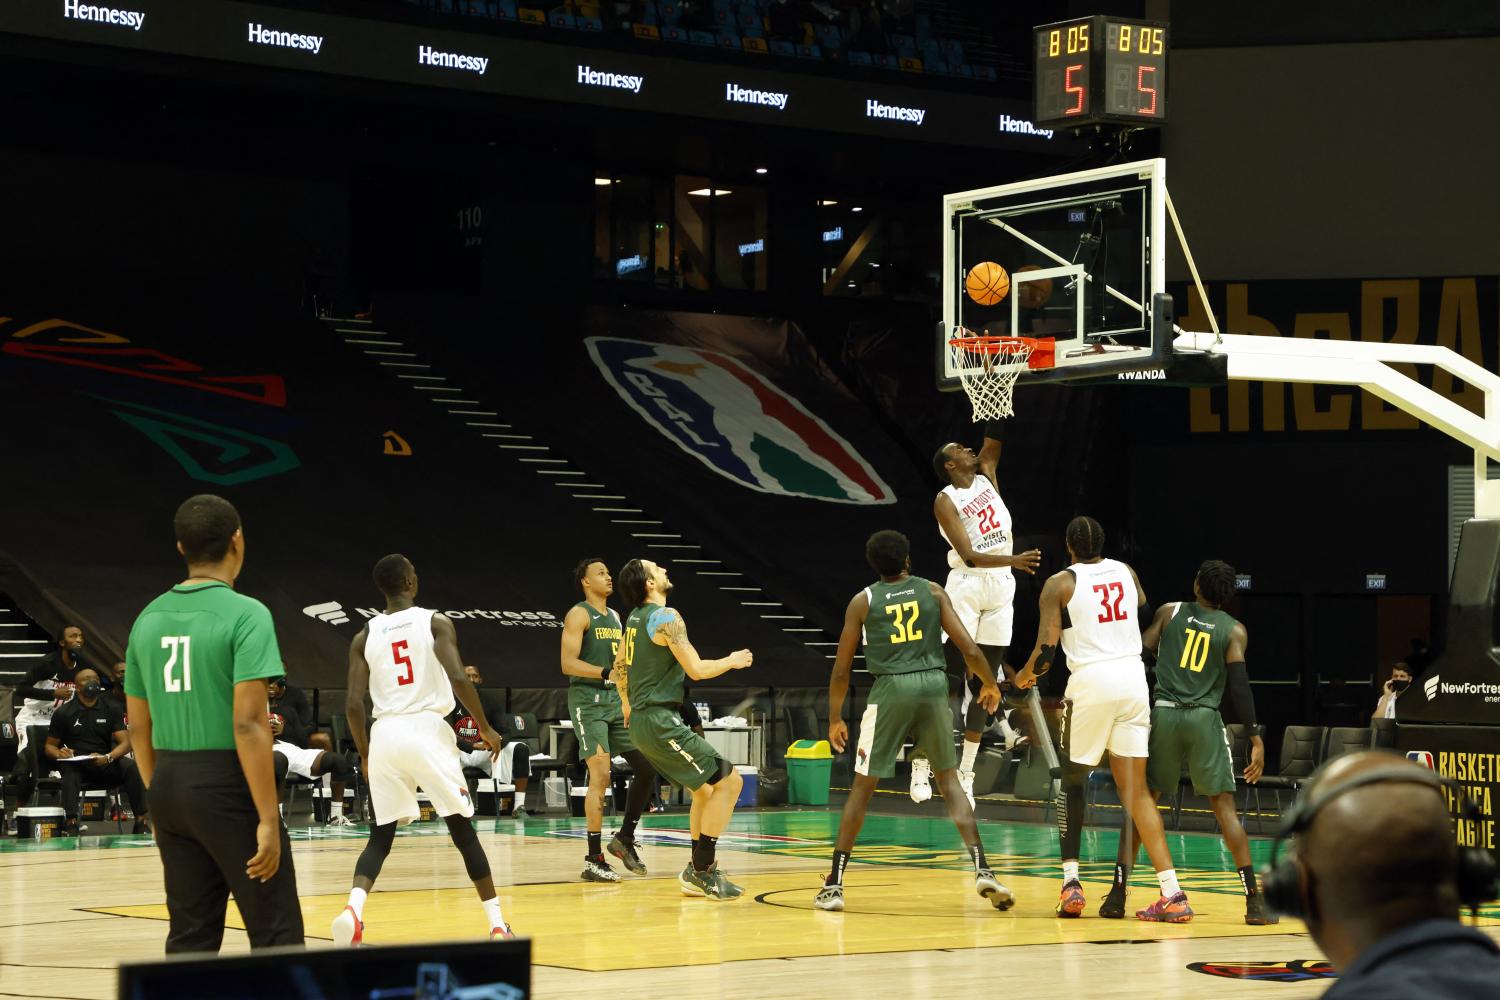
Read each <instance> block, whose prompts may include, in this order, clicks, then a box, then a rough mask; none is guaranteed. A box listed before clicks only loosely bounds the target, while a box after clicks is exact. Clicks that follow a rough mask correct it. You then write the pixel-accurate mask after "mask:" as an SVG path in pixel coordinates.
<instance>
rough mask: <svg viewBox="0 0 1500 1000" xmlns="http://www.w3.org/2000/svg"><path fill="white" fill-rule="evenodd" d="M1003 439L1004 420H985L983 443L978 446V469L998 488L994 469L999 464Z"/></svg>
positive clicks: (998, 481) (998, 484)
mask: <svg viewBox="0 0 1500 1000" xmlns="http://www.w3.org/2000/svg"><path fill="white" fill-rule="evenodd" d="M1004 441H1005V421H1004V420H998V419H997V420H987V421H985V424H984V444H982V445H980V446H979V471H980V472H982V473H984V477H985V478H986V479H988V480H989V481H990V484H991V485H992V486H994V487H995V488H996V489H999V488H1000V480H999V479H997V478H995V471H996V469H998V468H999V466H1000V447H1001V445H1002V444H1003V443H1004Z"/></svg>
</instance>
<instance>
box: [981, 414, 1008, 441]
mask: <svg viewBox="0 0 1500 1000" xmlns="http://www.w3.org/2000/svg"><path fill="white" fill-rule="evenodd" d="M984 436H985V437H986V438H989V439H991V440H995V441H1004V440H1005V421H1004V420H1001V419H999V418H998V417H991V418H990V419H989V420H986V421H985V422H984Z"/></svg>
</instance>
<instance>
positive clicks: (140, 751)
mask: <svg viewBox="0 0 1500 1000" xmlns="http://www.w3.org/2000/svg"><path fill="white" fill-rule="evenodd" d="M172 523H173V528H174V529H175V531H176V534H177V551H178V552H180V553H181V554H182V556H183V558H184V559H185V560H186V561H187V572H188V575H187V579H186V580H184V581H183V582H182V583H179V584H178V585H177V586H175V587H173V588H172V589H171V590H169V591H167V592H166V593H165V594H162V595H161V596H160V597H158V598H156V600H154V601H152V602H151V603H150V604H148V605H146V608H145V610H144V611H142V612H141V614H140V617H138V618H137V619H136V620H135V625H134V626H132V627H131V629H130V640H129V643H128V645H127V648H126V656H125V662H126V663H127V664H128V668H127V670H126V672H125V702H126V706H127V709H128V711H129V715H130V725H131V729H132V739H131V743H132V745H133V747H134V749H135V757H136V765H137V766H138V767H139V768H140V772H141V778H142V780H144V781H145V783H146V785H147V786H148V787H149V788H150V790H151V815H152V817H153V818H154V819H155V823H154V826H155V828H156V829H155V832H156V844H157V847H158V848H159V850H160V851H161V866H162V874H163V878H164V881H165V883H166V891H167V914H168V917H169V919H170V925H169V929H168V931H167V951H168V952H191V951H214V952H216V951H218V950H219V946H220V945H221V944H222V943H223V938H224V910H225V906H226V905H227V904H228V902H229V895H230V893H231V892H232V893H233V894H234V901H235V905H236V906H238V907H239V911H240V915H241V916H242V917H243V918H244V921H245V930H246V932H247V933H248V934H249V936H250V947H252V948H264V947H269V946H272V945H290V944H296V945H300V944H302V941H303V937H302V910H301V908H300V906H299V905H298V903H297V874H296V872H295V871H294V870H293V868H292V853H291V844H290V842H289V840H288V838H287V833H286V828H285V827H284V826H282V823H281V817H280V815H279V813H278V812H277V809H276V800H277V796H276V778H275V774H274V772H273V770H272V763H271V724H270V721H269V709H268V708H267V700H266V699H267V695H266V688H267V681H268V679H269V678H272V677H280V676H281V674H282V673H283V671H284V669H285V668H284V667H282V665H281V654H280V652H279V650H278V649H277V646H276V630H275V627H274V626H273V625H272V623H271V612H270V611H268V610H266V606H265V605H264V604H262V603H260V602H259V601H257V600H255V599H254V598H253V597H245V596H244V595H242V594H237V593H235V591H234V581H235V579H236V578H237V577H238V576H239V574H240V569H241V568H242V567H243V566H244V564H245V533H244V531H243V530H242V529H241V527H240V515H239V512H237V511H236V510H235V509H234V506H233V505H232V504H230V503H229V501H227V500H225V499H223V498H222V497H216V496H212V495H209V494H202V495H199V496H195V497H191V498H189V499H188V500H187V501H186V502H184V503H183V505H182V506H181V507H179V508H177V514H176V516H175V517H174V518H173V522H172Z"/></svg>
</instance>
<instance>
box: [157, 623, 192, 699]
mask: <svg viewBox="0 0 1500 1000" xmlns="http://www.w3.org/2000/svg"><path fill="white" fill-rule="evenodd" d="M192 639H193V637H192V636H190V635H164V636H162V637H161V648H162V649H167V650H171V652H170V653H168V654H167V665H166V666H164V667H162V668H161V679H162V690H163V691H165V692H166V693H167V694H181V693H182V692H183V691H191V690H192V689H193V657H192ZM179 658H180V659H181V661H182V671H181V675H180V676H179V677H173V676H172V668H174V667H176V666H177V665H178V659H179Z"/></svg>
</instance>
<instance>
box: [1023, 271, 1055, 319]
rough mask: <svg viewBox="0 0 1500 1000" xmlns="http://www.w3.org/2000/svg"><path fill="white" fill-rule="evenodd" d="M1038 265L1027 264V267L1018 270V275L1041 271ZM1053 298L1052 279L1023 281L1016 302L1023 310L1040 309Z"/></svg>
mask: <svg viewBox="0 0 1500 1000" xmlns="http://www.w3.org/2000/svg"><path fill="white" fill-rule="evenodd" d="M1040 270H1041V267H1040V266H1039V265H1037V264H1027V265H1026V266H1025V267H1018V268H1016V273H1017V274H1020V273H1021V272H1022V271H1040ZM1051 298H1052V279H1051V278H1040V279H1038V280H1036V281H1023V282H1021V284H1020V286H1019V287H1018V288H1017V289H1016V302H1017V303H1018V304H1019V305H1020V306H1021V308H1022V309H1040V308H1041V307H1042V306H1044V305H1046V304H1047V302H1048V301H1049V300H1050V299H1051Z"/></svg>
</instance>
